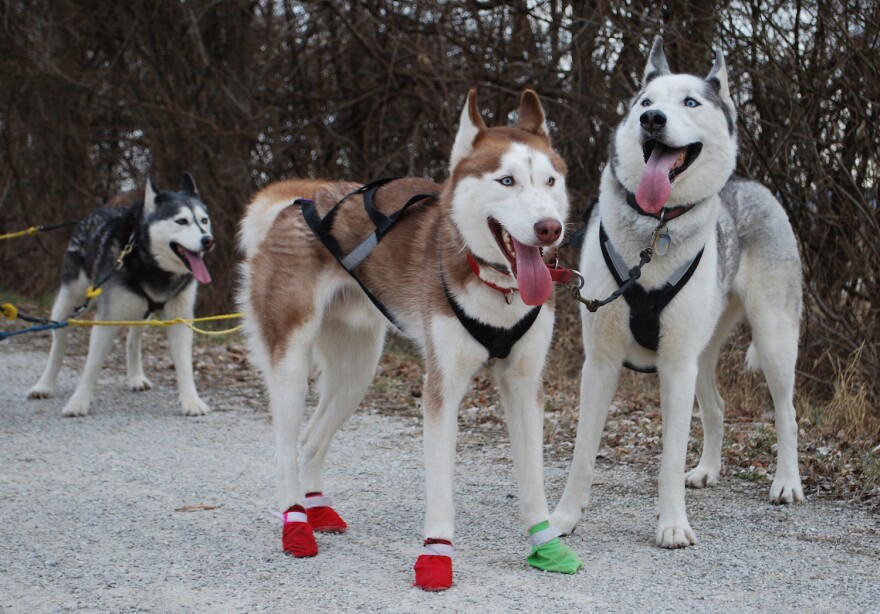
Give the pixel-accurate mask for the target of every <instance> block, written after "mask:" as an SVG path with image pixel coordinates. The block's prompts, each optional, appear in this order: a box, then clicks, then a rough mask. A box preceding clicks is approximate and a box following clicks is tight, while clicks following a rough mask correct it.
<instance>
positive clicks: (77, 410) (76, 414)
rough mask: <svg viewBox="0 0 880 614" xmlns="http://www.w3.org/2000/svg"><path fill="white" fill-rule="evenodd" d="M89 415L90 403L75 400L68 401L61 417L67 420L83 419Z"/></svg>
mask: <svg viewBox="0 0 880 614" xmlns="http://www.w3.org/2000/svg"><path fill="white" fill-rule="evenodd" d="M88 413H89V403H88V401H85V402H84V401H77V400H75V399H71V400H70V401H68V402H67V405H65V406H64V409H62V410H61V415H62V416H64V417H65V418H82V417H83V416H86V415H88Z"/></svg>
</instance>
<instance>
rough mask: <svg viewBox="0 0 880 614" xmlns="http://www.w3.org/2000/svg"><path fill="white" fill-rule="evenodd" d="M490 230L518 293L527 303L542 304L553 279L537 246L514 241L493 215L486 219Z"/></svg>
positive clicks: (551, 286)
mask: <svg viewBox="0 0 880 614" xmlns="http://www.w3.org/2000/svg"><path fill="white" fill-rule="evenodd" d="M487 222H488V224H489V231H490V232H491V233H492V236H493V237H495V242H496V243H498V247H499V248H501V253H503V254H504V257H505V258H507V261H508V262H509V263H510V269H511V270H512V271H513V276H514V277H515V278H516V285H517V287H518V288H519V293H520V296H521V297H522V300H523V302H524V303H525V304H526V305H543V304H544V303H546V302H547V299H548V298H549V297H550V292H551V291H552V289H553V281H552V280H551V279H550V271H549V270H548V269H547V265H546V264H544V260H543V259H542V257H541V256H542V254H543V250H542V249H541V248H540V247H536V246H532V245H525V244H524V243H520V242H519V241H517V240H516V239H515V238H514V237H513V236H512V235H511V234H510V233H509V232H508V231H507V229H506V228H504V226H503V225H502V224H501V222H499V221H498V220H496V219H495V218H491V217H490V218H488V220H487Z"/></svg>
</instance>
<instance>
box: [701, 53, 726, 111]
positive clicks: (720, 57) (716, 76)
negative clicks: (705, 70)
mask: <svg viewBox="0 0 880 614" xmlns="http://www.w3.org/2000/svg"><path fill="white" fill-rule="evenodd" d="M713 55H714V56H715V62H713V64H712V70H710V71H709V74H708V75H706V81H707V82H708V83H709V85H711V86H712V87H714V88H715V91H716V92H718V95H719V96H721V99H722V100H724V101H725V102H727V101H730V87H729V86H728V84H727V64H725V63H724V54H723V53H721V48H720V47H719V48H717V49H715V51H714V54H713Z"/></svg>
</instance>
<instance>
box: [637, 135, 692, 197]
mask: <svg viewBox="0 0 880 614" xmlns="http://www.w3.org/2000/svg"><path fill="white" fill-rule="evenodd" d="M684 151H685V150H684V149H666V148H665V147H661V146H660V145H657V146H656V147H654V150H653V151H652V152H651V157H650V158H648V164H647V166H645V172H643V173H642V178H641V179H640V180H639V187H638V188H637V189H636V202H637V203H639V206H640V207H641V208H642V210H643V211H646V212H647V213H657V212H658V211H660V209H662V208H663V206H664V205H665V204H666V201H667V200H668V199H669V193H670V192H671V191H672V182H671V181H669V171H671V170H672V169H673V167H675V162H676V161H677V160H678V157H679V156H680V155H681V154H682V153H684Z"/></svg>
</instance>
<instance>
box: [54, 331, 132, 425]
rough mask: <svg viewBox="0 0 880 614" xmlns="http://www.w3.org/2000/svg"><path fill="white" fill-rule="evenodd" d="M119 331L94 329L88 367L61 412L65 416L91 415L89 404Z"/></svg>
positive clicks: (90, 341)
mask: <svg viewBox="0 0 880 614" xmlns="http://www.w3.org/2000/svg"><path fill="white" fill-rule="evenodd" d="M101 319H106V318H101ZM119 330H120V327H119V326H95V327H94V328H93V329H92V336H91V337H90V339H89V355H88V357H87V358H86V366H85V369H83V374H82V377H81V378H80V380H79V383H78V384H77V386H76V390H75V391H74V393H73V396H71V397H70V400H68V401H67V404H66V405H65V406H64V409H63V410H61V414H62V415H63V416H67V417H79V416H85V415H86V414H88V413H89V404H90V403H91V401H92V393H93V392H94V390H95V384H96V383H97V382H98V376H99V375H100V374H101V367H103V366H104V361H105V360H106V359H107V355H108V354H109V353H110V348H111V347H112V346H113V340H114V339H116V335H118V334H119Z"/></svg>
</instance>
